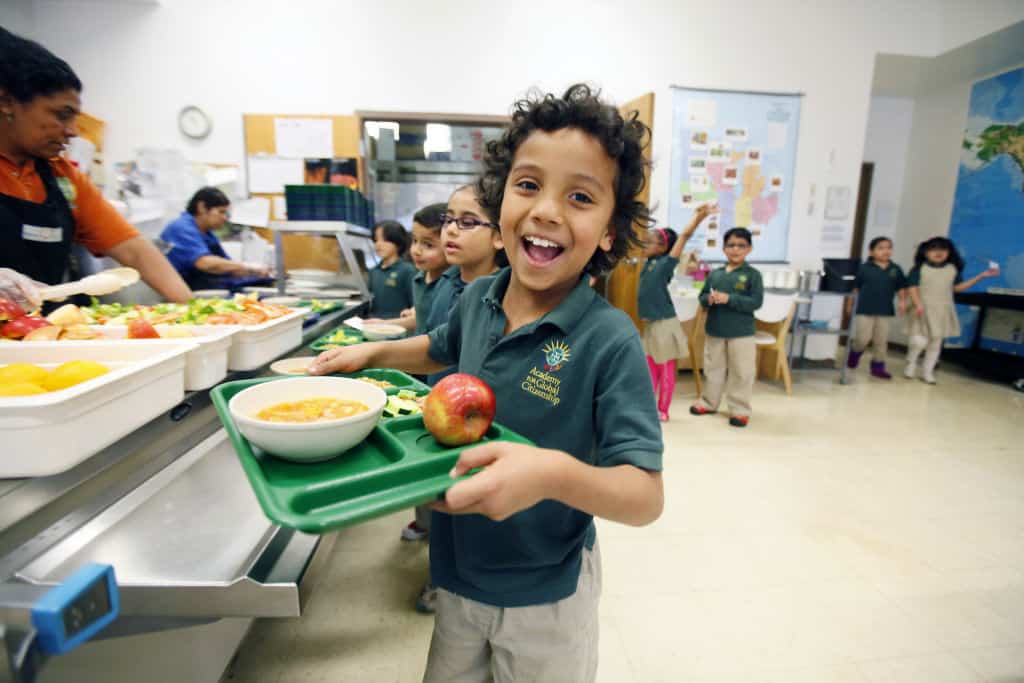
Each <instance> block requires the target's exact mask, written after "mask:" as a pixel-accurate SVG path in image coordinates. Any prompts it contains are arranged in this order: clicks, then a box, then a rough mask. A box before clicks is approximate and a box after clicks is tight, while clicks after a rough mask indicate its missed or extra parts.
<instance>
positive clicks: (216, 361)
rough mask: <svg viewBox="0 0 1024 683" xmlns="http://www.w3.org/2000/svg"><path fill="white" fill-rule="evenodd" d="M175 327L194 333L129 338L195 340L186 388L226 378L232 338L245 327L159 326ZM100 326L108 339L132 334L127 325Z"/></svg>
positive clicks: (187, 365)
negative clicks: (188, 335) (149, 337)
mask: <svg viewBox="0 0 1024 683" xmlns="http://www.w3.org/2000/svg"><path fill="white" fill-rule="evenodd" d="M172 327H173V328H184V329H187V330H189V331H190V332H191V333H192V336H191V337H168V338H166V339H132V340H129V341H131V342H132V343H133V344H160V343H163V342H177V343H179V344H181V343H186V344H193V345H194V346H195V347H196V348H194V349H192V350H191V351H189V352H188V355H186V356H185V390H186V391H199V390H200V389H209V388H210V387H212V386H214V385H215V384H217V383H218V382H220V381H221V380H222V379H224V377H225V376H226V375H227V374H228V353H229V352H230V350H231V338H232V337H234V336H235V335H236V334H238V331H239V330H240V329H242V328H241V327H236V326H234V325H230V326H229V325H157V326H156V329H157V331H158V332H160V333H161V334H163V333H164V330H166V329H168V328H172ZM96 329H97V330H98V331H99V332H100V333H101V334H103V336H104V337H107V338H108V339H125V338H126V337H127V336H128V327H127V326H126V325H103V326H99V327H97V328H96Z"/></svg>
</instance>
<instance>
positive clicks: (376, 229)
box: [369, 221, 416, 318]
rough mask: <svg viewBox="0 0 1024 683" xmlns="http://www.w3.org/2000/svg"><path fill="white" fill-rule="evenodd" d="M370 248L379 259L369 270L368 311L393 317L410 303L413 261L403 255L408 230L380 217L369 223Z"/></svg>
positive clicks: (380, 316)
mask: <svg viewBox="0 0 1024 683" xmlns="http://www.w3.org/2000/svg"><path fill="white" fill-rule="evenodd" d="M373 249H374V251H376V252H377V256H379V257H380V263H379V264H377V265H376V266H374V267H373V268H372V269H371V270H370V277H369V279H370V283H369V284H370V294H371V295H372V296H373V301H372V302H371V303H370V315H371V316H373V317H375V318H397V317H399V316H400V315H401V313H402V311H403V310H405V309H406V308H409V307H410V306H412V304H413V301H412V278H413V276H414V275H415V274H416V269H415V268H413V265H412V264H411V263H409V262H408V261H406V260H405V259H404V258H403V257H404V256H405V252H406V251H408V250H409V234H408V233H407V232H406V231H405V228H403V227H402V224H401V223H398V222H397V221H383V222H381V223H378V224H377V225H375V226H373Z"/></svg>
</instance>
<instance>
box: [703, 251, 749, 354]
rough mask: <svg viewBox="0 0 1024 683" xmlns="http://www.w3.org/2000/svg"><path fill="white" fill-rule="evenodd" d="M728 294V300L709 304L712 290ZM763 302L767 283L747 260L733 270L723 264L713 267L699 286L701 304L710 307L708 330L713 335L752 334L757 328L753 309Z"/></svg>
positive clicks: (727, 337)
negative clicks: (721, 266) (701, 287)
mask: <svg viewBox="0 0 1024 683" xmlns="http://www.w3.org/2000/svg"><path fill="white" fill-rule="evenodd" d="M712 289H713V290H715V291H716V292H723V293H725V294H728V295H729V303H727V304H725V305H722V304H715V305H714V306H709V305H708V297H710V296H711V290H712ZM763 302H764V283H763V281H762V280H761V273H760V272H759V271H758V270H757V269H756V268H753V267H751V266H750V264H748V263H744V264H743V265H742V266H740V267H739V268H737V269H736V270H734V271H732V272H731V273H730V272H729V271H727V270H726V269H725V268H724V267H723V268H718V269H716V270H713V271H711V274H710V275H708V279H707V280H706V281H705V282H704V288H703V289H701V290H700V305H701V306H703V307H704V308H706V309H707V310H708V322H707V325H706V326H705V328H704V329H705V330H706V331H707V333H708V334H709V335H711V336H712V337H724V338H726V339H735V338H736V337H752V336H754V332H755V331H756V329H755V326H754V311H756V310H757V309H759V308H761V304H762V303H763Z"/></svg>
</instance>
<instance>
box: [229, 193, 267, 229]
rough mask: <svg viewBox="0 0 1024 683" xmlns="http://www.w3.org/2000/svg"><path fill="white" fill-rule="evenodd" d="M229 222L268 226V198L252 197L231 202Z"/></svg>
mask: <svg viewBox="0 0 1024 683" xmlns="http://www.w3.org/2000/svg"><path fill="white" fill-rule="evenodd" d="M231 222H232V223H237V224H238V225H248V226H250V227H254V228H267V227H270V200H269V199H267V198H266V197H253V198H251V199H237V200H235V201H233V202H231Z"/></svg>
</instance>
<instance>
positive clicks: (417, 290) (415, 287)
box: [412, 271, 442, 334]
mask: <svg viewBox="0 0 1024 683" xmlns="http://www.w3.org/2000/svg"><path fill="white" fill-rule="evenodd" d="M441 280H442V278H441V277H440V276H439V277H437V278H435V279H434V281H433V282H427V274H426V273H424V272H422V271H421V272H417V273H416V277H414V278H413V279H412V301H413V306H414V307H415V308H416V334H426V333H427V331H429V329H430V328H429V327H427V319H428V318H429V317H430V307H431V306H432V305H433V304H434V299H435V298H436V297H437V292H438V287H437V286H438V284H440V282H441Z"/></svg>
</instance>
